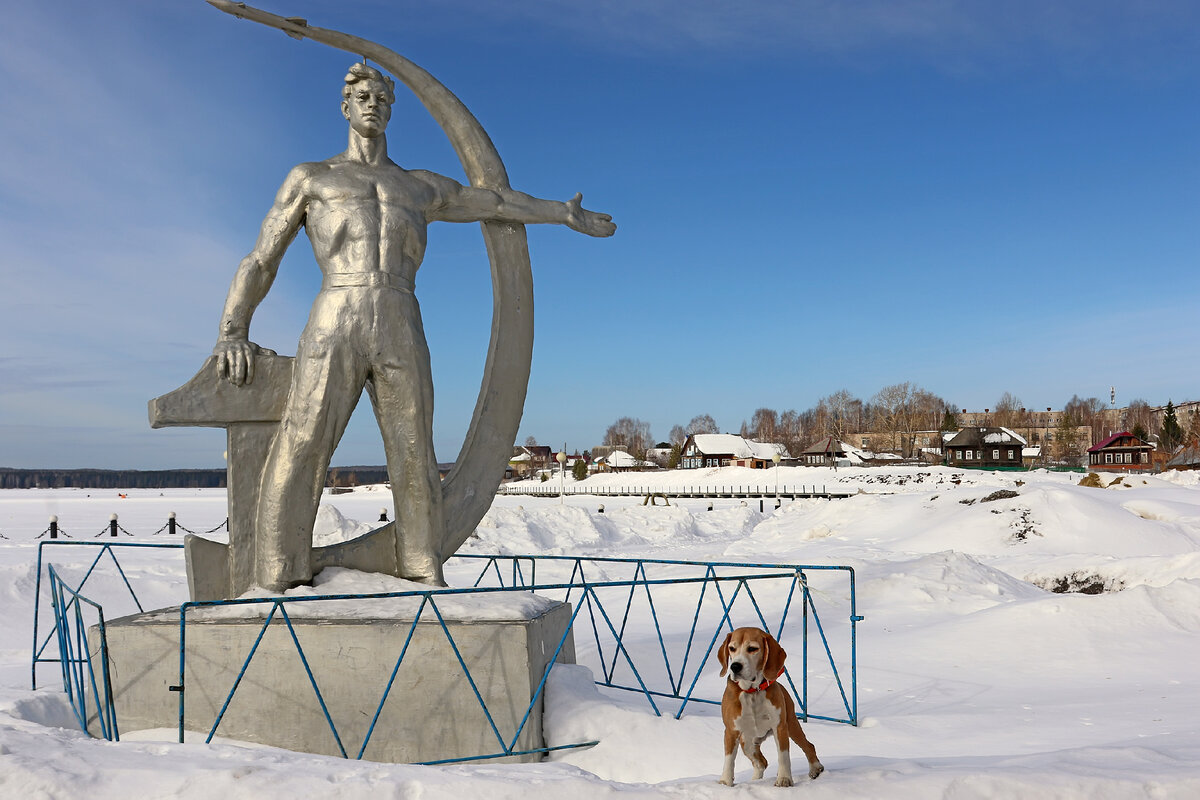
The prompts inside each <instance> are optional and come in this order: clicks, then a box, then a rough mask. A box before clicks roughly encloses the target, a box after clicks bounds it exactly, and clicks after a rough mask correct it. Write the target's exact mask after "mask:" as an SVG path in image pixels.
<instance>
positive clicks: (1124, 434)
mask: <svg viewBox="0 0 1200 800" xmlns="http://www.w3.org/2000/svg"><path fill="white" fill-rule="evenodd" d="M1153 452H1154V447H1153V446H1152V445H1149V444H1147V443H1146V442H1143V441H1142V440H1141V439H1139V438H1138V437H1136V436H1134V435H1133V434H1132V433H1130V432H1129V431H1121V432H1120V433H1114V434H1113V435H1112V436H1109V437H1108V438H1107V439H1105V440H1104V441H1102V442H1099V443H1098V444H1095V445H1092V446H1091V447H1089V448H1088V451H1087V455H1088V469H1093V470H1096V471H1098V472H1148V471H1149V470H1150V469H1151V466H1150V465H1151V463H1152V461H1153V458H1154V456H1153Z"/></svg>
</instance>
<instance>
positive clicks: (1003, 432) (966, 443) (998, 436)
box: [946, 427, 1029, 447]
mask: <svg viewBox="0 0 1200 800" xmlns="http://www.w3.org/2000/svg"><path fill="white" fill-rule="evenodd" d="M985 444H1019V445H1021V446H1022V447H1024V446H1025V445H1027V444H1029V442H1027V441H1025V437H1023V436H1020V435H1019V434H1016V433H1014V432H1013V431H1011V430H1009V429H1008V428H982V427H970V428H963V429H962V430H961V431H959V432H958V433H956V434H955V435H954V436H952V437H951V438H950V440H949V441H947V442H946V446H947V447H978V446H981V445H985Z"/></svg>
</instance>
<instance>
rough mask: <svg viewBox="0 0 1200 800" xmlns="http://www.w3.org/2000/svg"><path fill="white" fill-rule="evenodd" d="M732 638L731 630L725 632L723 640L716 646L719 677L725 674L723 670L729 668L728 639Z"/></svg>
mask: <svg viewBox="0 0 1200 800" xmlns="http://www.w3.org/2000/svg"><path fill="white" fill-rule="evenodd" d="M732 638H733V631H730V632H729V633H727V634H725V641H723V642H721V646H720V647H718V648H717V661H720V662H721V677H724V676H725V670H727V669H729V640H730V639H732Z"/></svg>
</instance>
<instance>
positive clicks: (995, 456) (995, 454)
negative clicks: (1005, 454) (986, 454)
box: [992, 450, 1000, 461]
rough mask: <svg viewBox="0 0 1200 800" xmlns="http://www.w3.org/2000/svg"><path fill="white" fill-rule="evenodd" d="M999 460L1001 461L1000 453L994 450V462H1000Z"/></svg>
mask: <svg viewBox="0 0 1200 800" xmlns="http://www.w3.org/2000/svg"><path fill="white" fill-rule="evenodd" d="M999 460H1000V451H999V450H993V451H992V461H999Z"/></svg>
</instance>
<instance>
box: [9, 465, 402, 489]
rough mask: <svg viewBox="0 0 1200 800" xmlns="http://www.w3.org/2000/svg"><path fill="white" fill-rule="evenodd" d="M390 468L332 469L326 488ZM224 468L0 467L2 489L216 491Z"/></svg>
mask: <svg viewBox="0 0 1200 800" xmlns="http://www.w3.org/2000/svg"><path fill="white" fill-rule="evenodd" d="M387 479H388V475H387V467H333V468H332V469H330V470H329V478H328V480H327V481H326V485H327V486H359V485H363V484H370V483H383V482H385V481H387ZM224 487H225V470H223V469H152V470H140V469H13V468H9V467H0V489H68V488H77V489H217V488H224Z"/></svg>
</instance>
